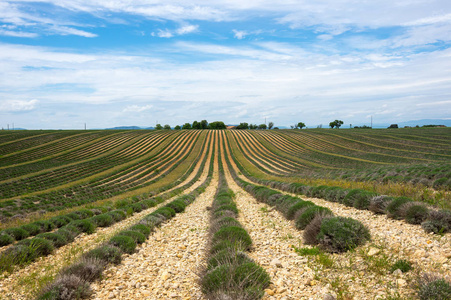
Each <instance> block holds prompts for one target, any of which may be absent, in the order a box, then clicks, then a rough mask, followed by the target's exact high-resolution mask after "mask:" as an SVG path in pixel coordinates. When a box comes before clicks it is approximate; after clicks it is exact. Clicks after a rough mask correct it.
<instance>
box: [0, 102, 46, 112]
mask: <svg viewBox="0 0 451 300" xmlns="http://www.w3.org/2000/svg"><path fill="white" fill-rule="evenodd" d="M38 102H39V101H38V100H36V99H33V100H29V101H23V100H10V101H8V100H6V101H2V102H1V103H0V111H2V112H23V111H30V110H33V109H35V108H36V105H37V104H38Z"/></svg>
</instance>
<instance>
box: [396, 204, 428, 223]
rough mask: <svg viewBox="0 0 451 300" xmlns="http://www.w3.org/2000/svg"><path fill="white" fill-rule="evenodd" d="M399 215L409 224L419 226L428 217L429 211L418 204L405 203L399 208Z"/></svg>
mask: <svg viewBox="0 0 451 300" xmlns="http://www.w3.org/2000/svg"><path fill="white" fill-rule="evenodd" d="M399 214H400V215H401V216H402V217H403V218H404V220H406V222H407V223H410V224H421V223H422V222H423V221H424V220H426V218H427V217H428V215H429V209H428V208H427V207H426V205H424V204H423V203H420V202H407V203H404V204H403V205H401V206H400V207H399Z"/></svg>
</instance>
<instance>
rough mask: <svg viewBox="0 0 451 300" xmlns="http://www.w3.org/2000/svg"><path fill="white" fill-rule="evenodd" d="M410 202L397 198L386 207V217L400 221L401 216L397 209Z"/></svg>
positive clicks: (405, 198)
mask: <svg viewBox="0 0 451 300" xmlns="http://www.w3.org/2000/svg"><path fill="white" fill-rule="evenodd" d="M411 201H412V200H410V199H409V198H407V197H397V198H395V199H394V200H393V201H391V202H390V203H389V204H388V205H387V215H388V217H390V218H393V219H401V214H400V212H399V208H400V207H401V206H402V205H403V204H405V203H407V202H411Z"/></svg>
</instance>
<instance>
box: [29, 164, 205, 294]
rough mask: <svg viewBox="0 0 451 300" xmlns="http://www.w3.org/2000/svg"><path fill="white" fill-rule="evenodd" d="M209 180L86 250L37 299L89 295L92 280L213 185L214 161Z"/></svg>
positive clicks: (99, 277)
mask: <svg viewBox="0 0 451 300" xmlns="http://www.w3.org/2000/svg"><path fill="white" fill-rule="evenodd" d="M211 162H212V163H211V164H210V169H209V172H208V176H207V178H206V180H205V181H204V182H203V183H202V184H201V185H200V186H199V187H197V188H196V189H195V190H193V191H192V192H191V193H189V194H187V195H184V196H180V197H178V198H177V199H175V200H173V201H172V202H170V203H168V204H167V205H165V206H163V207H160V208H158V209H157V210H155V211H154V212H152V213H150V214H148V215H147V216H145V217H144V218H143V219H141V220H140V221H139V222H138V223H136V224H135V225H133V226H131V227H129V228H128V229H126V230H124V231H121V232H119V233H117V234H116V235H115V236H113V237H112V238H111V239H110V240H109V241H108V242H106V243H104V244H102V245H100V246H99V247H97V248H95V249H93V250H90V251H88V252H86V253H84V254H83V255H82V256H81V257H80V258H79V260H78V261H77V262H75V263H74V264H72V265H70V266H69V267H67V268H64V269H62V270H61V271H60V272H59V274H58V275H57V276H56V278H55V280H54V281H53V282H51V283H50V284H48V285H47V286H46V287H44V288H43V289H42V290H41V292H40V295H39V296H38V298H37V299H47V300H49V299H62V298H63V297H67V299H75V298H76V299H81V298H88V297H89V295H90V293H91V291H90V283H91V282H93V281H95V280H99V279H101V278H102V272H103V271H104V270H105V269H106V268H107V267H108V266H110V265H117V264H120V263H121V261H122V255H123V254H132V253H133V252H134V251H135V249H136V246H137V244H141V243H143V242H145V240H146V239H147V238H148V237H149V235H150V234H151V232H152V231H154V230H155V228H156V227H158V226H160V225H161V224H162V223H163V222H166V221H168V220H170V219H172V218H173V217H174V216H175V215H176V214H177V213H182V212H183V211H184V210H185V208H186V206H188V205H189V204H191V203H192V202H193V201H195V200H196V198H197V196H198V195H199V194H201V193H203V192H204V190H205V187H206V186H208V185H209V184H210V181H211V177H212V173H213V160H212V161H211Z"/></svg>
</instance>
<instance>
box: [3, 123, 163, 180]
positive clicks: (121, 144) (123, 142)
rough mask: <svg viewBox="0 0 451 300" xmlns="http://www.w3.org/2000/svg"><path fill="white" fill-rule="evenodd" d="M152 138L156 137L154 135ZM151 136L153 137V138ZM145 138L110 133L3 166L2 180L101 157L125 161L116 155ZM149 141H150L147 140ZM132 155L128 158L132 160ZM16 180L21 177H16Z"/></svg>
mask: <svg viewBox="0 0 451 300" xmlns="http://www.w3.org/2000/svg"><path fill="white" fill-rule="evenodd" d="M152 138H154V137H153V136H152ZM152 138H151V139H152ZM143 140H146V139H145V138H143V137H141V138H140V136H137V135H136V134H131V133H127V132H120V133H116V134H112V135H109V136H107V137H105V138H101V139H98V140H95V141H93V142H90V143H87V144H86V145H81V146H79V147H75V148H73V149H71V150H67V151H63V152H60V153H59V154H55V155H51V156H48V157H44V158H42V159H39V160H35V161H29V162H28V163H27V162H23V163H19V164H15V165H11V166H10V167H3V168H2V169H3V170H2V176H1V177H0V178H1V179H2V180H6V179H12V178H14V177H19V176H21V177H32V176H36V175H39V174H41V173H46V172H49V171H53V172H55V171H58V170H60V169H64V168H65V167H71V166H73V165H77V164H82V163H89V162H90V161H92V160H97V159H100V158H105V157H106V158H111V159H114V160H117V161H125V160H124V158H123V157H120V156H119V157H115V156H114V155H115V154H116V155H117V153H118V152H121V151H122V150H123V149H124V148H128V147H130V146H131V145H134V144H135V143H136V144H138V143H141V142H142V141H143ZM145 142H146V143H148V141H145ZM131 158H132V157H129V158H127V160H131ZM14 179H16V180H18V179H20V178H14Z"/></svg>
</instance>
